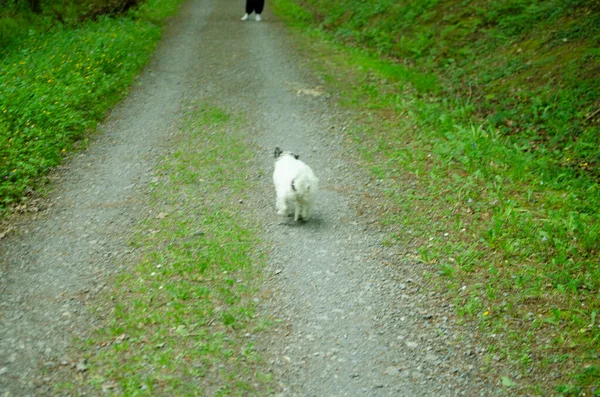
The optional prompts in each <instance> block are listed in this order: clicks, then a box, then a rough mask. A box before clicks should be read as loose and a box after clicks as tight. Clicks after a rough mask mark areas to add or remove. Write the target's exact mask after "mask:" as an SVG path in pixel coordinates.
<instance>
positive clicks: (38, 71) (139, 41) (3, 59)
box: [0, 0, 180, 211]
mask: <svg viewBox="0 0 600 397" xmlns="http://www.w3.org/2000/svg"><path fill="white" fill-rule="evenodd" d="M179 3H180V0H167V1H151V2H148V3H146V4H144V5H143V6H142V7H140V8H139V9H137V10H136V11H135V12H133V11H132V12H131V13H129V14H128V15H126V16H123V17H120V18H109V17H104V18H99V19H97V20H94V21H88V22H85V23H82V24H78V25H75V26H72V25H62V24H58V25H54V26H53V27H52V28H50V30H48V31H39V32H38V31H34V30H31V31H30V34H29V35H28V36H24V37H22V38H21V39H19V40H15V41H13V42H11V44H10V45H9V46H7V47H5V48H3V50H2V51H0V211H2V210H4V209H6V208H7V207H9V206H10V205H11V204H14V203H18V202H19V201H20V200H21V199H22V197H23V196H24V195H27V194H31V192H32V191H33V190H34V188H36V187H39V183H40V181H41V180H42V177H43V176H44V175H46V174H47V172H48V171H49V170H50V169H51V168H52V167H55V166H56V165H58V164H59V163H60V162H61V160H62V158H63V157H64V155H65V154H66V153H68V152H69V151H70V150H71V149H72V148H73V147H74V145H75V144H76V143H77V142H81V141H84V140H85V139H86V137H87V136H89V134H90V132H91V131H93V130H94V128H95V126H96V124H97V123H98V122H99V121H100V120H102V118H103V117H104V116H105V114H106V112H107V111H108V109H110V108H111V107H112V106H113V105H114V104H115V103H117V101H118V100H119V99H121V98H122V97H123V95H124V93H125V92H126V90H127V89H128V87H129V85H130V84H131V82H132V80H133V78H134V76H135V75H136V74H137V73H138V72H139V70H140V69H141V67H142V66H143V65H144V64H145V63H146V62H147V60H148V58H149V56H150V54H151V53H152V52H153V50H154V48H155V45H156V43H157V42H158V40H159V38H160V32H161V23H160V21H162V20H164V19H165V18H166V17H167V16H168V15H171V14H173V13H174V12H175V11H176V10H177V5H178V4H179Z"/></svg>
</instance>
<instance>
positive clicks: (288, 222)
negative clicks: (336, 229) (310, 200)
mask: <svg viewBox="0 0 600 397" xmlns="http://www.w3.org/2000/svg"><path fill="white" fill-rule="evenodd" d="M326 225H327V222H326V221H325V219H323V218H321V217H320V216H312V217H311V218H310V219H309V220H307V221H305V220H303V219H300V220H298V221H295V220H294V216H293V215H290V216H288V217H286V218H285V219H283V220H281V221H280V222H279V226H284V227H289V228H294V229H295V228H302V229H305V230H312V231H321V230H323V229H324V228H325V227H326Z"/></svg>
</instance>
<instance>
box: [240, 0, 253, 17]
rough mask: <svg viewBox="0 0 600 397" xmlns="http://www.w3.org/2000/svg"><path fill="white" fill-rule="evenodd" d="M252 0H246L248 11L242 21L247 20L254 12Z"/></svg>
mask: <svg viewBox="0 0 600 397" xmlns="http://www.w3.org/2000/svg"><path fill="white" fill-rule="evenodd" d="M251 3H252V0H246V13H245V14H244V16H243V17H242V21H247V20H248V17H249V16H250V14H252V8H251V6H252V4H251Z"/></svg>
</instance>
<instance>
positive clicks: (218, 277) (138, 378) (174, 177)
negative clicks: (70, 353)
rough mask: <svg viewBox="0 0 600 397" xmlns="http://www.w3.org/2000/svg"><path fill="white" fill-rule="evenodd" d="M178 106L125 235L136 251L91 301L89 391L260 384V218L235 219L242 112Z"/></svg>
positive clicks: (158, 391)
mask: <svg viewBox="0 0 600 397" xmlns="http://www.w3.org/2000/svg"><path fill="white" fill-rule="evenodd" d="M186 112H187V115H186V117H185V121H184V123H183V126H182V129H181V132H180V133H179V134H178V135H177V136H176V137H175V138H173V140H172V143H173V150H174V151H173V153H172V154H171V155H169V156H168V157H166V158H165V159H164V160H163V164H162V166H161V167H160V169H159V178H158V180H157V181H156V182H155V183H154V184H153V186H152V194H151V211H152V214H153V215H152V216H151V217H150V218H149V219H148V220H147V221H146V222H145V223H144V224H143V225H141V226H140V229H139V230H138V232H137V237H136V238H135V239H134V242H133V244H134V245H135V246H136V247H137V248H138V250H139V252H141V253H140V255H139V259H138V260H137V261H136V262H135V263H132V264H131V265H130V266H131V268H130V269H129V270H128V271H126V272H124V273H123V274H121V275H120V276H119V277H118V280H117V282H116V284H115V287H114V289H113V290H112V292H111V293H110V300H109V299H106V301H105V302H104V304H103V305H101V306H100V307H99V309H98V310H101V311H103V312H104V311H106V312H110V313H111V314H110V316H107V320H106V323H105V324H103V326H102V327H101V328H100V329H99V330H98V332H97V333H96V336H95V337H94V338H92V339H91V340H89V341H87V342H86V343H85V346H84V347H83V353H82V354H83V355H84V356H85V357H86V358H87V360H88V363H89V370H88V374H87V377H86V379H87V382H88V384H89V385H91V386H92V387H94V388H96V389H98V390H101V389H102V388H104V389H109V390H110V392H111V393H121V394H124V395H207V396H213V395H247V394H249V393H250V394H257V393H258V394H260V393H262V392H265V390H267V389H268V387H269V386H268V385H269V379H270V378H269V376H268V375H267V374H265V373H263V372H262V371H261V358H260V357H259V356H258V355H257V353H256V352H255V349H254V345H253V342H252V340H253V339H252V338H253V335H256V334H257V333H258V332H259V331H260V330H261V329H263V328H264V327H265V322H264V320H263V319H261V318H260V317H259V316H257V314H256V309H255V302H254V296H255V294H256V290H257V285H258V280H260V271H261V269H262V266H263V263H264V258H263V256H262V254H261V253H260V252H258V251H257V249H256V247H257V246H258V243H259V240H258V237H257V233H256V232H255V230H256V227H257V226H256V225H254V224H252V223H251V222H250V221H249V220H244V217H243V216H240V212H242V211H243V204H241V203H240V200H243V199H244V197H245V192H246V191H247V189H249V188H250V183H249V182H248V180H249V179H248V170H247V169H246V168H244V167H243V166H242V167H241V168H240V164H246V159H248V158H250V157H251V149H250V147H249V146H247V144H246V143H245V139H244V137H243V136H240V134H239V131H241V130H242V129H241V127H240V122H241V120H240V119H239V116H232V114H231V113H230V112H228V111H226V110H223V109H220V108H218V107H214V106H212V105H207V104H198V105H193V106H190V107H189V108H188V110H187V111H186ZM234 131H235V132H234ZM232 169H235V171H236V172H235V173H231V172H230V171H231V170H232ZM107 298H108V297H107ZM111 302H112V303H111ZM106 305H108V307H106Z"/></svg>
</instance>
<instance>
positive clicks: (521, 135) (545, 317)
mask: <svg viewBox="0 0 600 397" xmlns="http://www.w3.org/2000/svg"><path fill="white" fill-rule="evenodd" d="M359 3H360V4H359ZM375 3H377V4H375ZM479 3H480V2H476V1H473V2H455V1H446V2H442V1H439V2H438V1H432V2H419V3H416V2H366V3H365V2H353V4H352V5H353V6H351V7H348V4H346V3H345V2H344V4H342V2H335V1H334V2H321V1H307V2H298V3H295V2H292V1H288V0H280V1H278V2H277V10H278V12H279V13H281V14H283V15H290V16H297V15H301V16H303V17H302V18H295V22H296V26H299V27H300V29H302V30H303V31H304V32H308V35H307V36H305V37H308V38H309V39H308V40H304V42H305V45H307V46H310V53H311V54H313V55H317V54H321V56H319V57H317V58H318V60H317V62H315V67H316V68H318V69H319V70H320V71H321V74H322V75H323V77H324V80H325V81H327V82H329V87H330V89H331V90H334V91H336V92H338V93H339V96H340V97H341V98H343V103H344V104H345V105H346V106H348V107H350V108H352V109H353V111H354V112H355V113H356V114H358V115H359V116H358V117H357V120H356V123H357V127H356V128H349V129H347V130H346V131H347V132H348V136H349V142H350V143H351V144H352V145H354V146H356V147H357V148H358V150H359V151H360V152H361V154H362V156H363V158H364V160H365V166H367V167H369V168H371V170H372V172H373V173H374V175H375V176H376V177H377V178H378V179H380V180H381V181H383V182H384V183H383V186H386V190H387V192H388V194H389V197H390V200H392V201H393V202H395V204H396V205H395V207H390V209H389V210H388V211H386V213H383V214H381V221H382V223H384V224H385V225H387V226H388V227H389V230H390V236H389V238H388V239H387V242H388V243H389V244H397V246H398V247H403V248H404V249H405V250H406V254H407V255H410V256H411V257H412V256H413V255H414V254H415V252H416V253H417V256H418V257H419V258H420V260H421V261H423V262H425V263H427V264H429V265H430V266H431V268H430V271H429V272H428V274H429V275H431V276H432V280H435V281H436V283H437V285H438V288H440V289H441V290H445V291H446V293H447V296H448V297H449V299H451V300H454V302H455V307H456V315H457V316H458V321H459V322H463V323H464V325H465V332H470V331H471V330H472V331H474V332H475V334H476V335H477V336H478V337H479V338H480V341H481V343H482V344H483V345H484V346H486V352H485V353H484V357H483V362H484V363H485V365H484V366H483V367H482V368H481V369H480V370H481V372H482V375H483V376H488V377H490V378H491V379H493V380H494V381H496V382H497V384H498V385H499V386H501V387H505V388H507V389H510V390H511V391H512V392H513V393H514V392H519V393H530V394H539V395H549V394H566V395H577V394H581V395H596V394H598V393H600V391H599V390H600V388H599V387H598V386H600V380H599V378H598V376H597V375H598V368H600V356H599V354H598V351H600V327H599V326H598V325H599V324H598V320H597V315H598V313H599V312H600V303H599V302H600V300H599V299H598V298H599V296H598V291H599V290H600V289H599V287H600V272H599V270H598V263H599V262H600V252H599V250H598V247H599V243H598V242H599V241H600V234H599V231H600V212H599V206H598V203H599V202H600V188H599V187H598V180H597V177H596V171H594V170H595V168H594V167H595V166H594V165H593V164H595V163H593V161H595V160H593V159H594V156H595V154H591V152H590V151H589V150H588V149H589V148H591V147H597V143H595V142H596V141H595V139H596V138H597V136H598V134H597V125H596V124H594V122H595V121H594V119H593V115H594V110H593V106H594V103H596V102H594V101H596V100H597V92H598V91H597V90H596V89H595V88H594V87H595V84H597V79H593V78H591V75H590V74H589V73H588V72H587V70H588V67H590V63H589V62H592V63H591V64H595V63H594V62H597V58H593V56H592V58H590V57H589V56H587V57H585V56H584V57H583V58H582V57H581V56H580V55H581V54H587V53H593V52H594V45H595V44H593V43H596V42H595V41H594V40H597V25H594V27H592V25H590V24H588V22H589V21H591V20H595V18H597V13H595V11H594V10H595V9H593V8H589V5H586V4H587V3H583V2H579V3H577V2H575V3H577V4H573V7H572V8H569V9H567V8H561V7H558V6H557V7H554V8H553V9H552V10H550V9H548V8H546V5H545V4H544V3H543V2H533V3H532V4H529V3H527V4H525V2H520V1H512V2H510V3H511V4H512V5H511V6H510V7H509V6H508V3H509V2H500V3H498V4H496V3H495V4H494V5H489V4H488V5H487V6H486V5H485V4H479ZM486 4H487V3H486ZM299 5H300V6H303V7H304V10H303V11H304V13H306V11H307V10H308V11H309V12H310V13H311V14H312V15H313V16H314V19H313V20H312V21H311V22H310V23H305V24H304V25H303V24H302V23H300V24H298V23H297V22H298V21H307V20H309V18H307V17H306V16H305V14H303V13H302V11H299V10H298V7H299ZM288 10H290V11H288ZM477 18H483V19H482V21H483V22H482V21H479V22H478V19H477ZM568 18H575V19H576V20H578V23H579V25H580V26H581V29H583V30H582V31H581V32H579V33H580V34H579V36H577V35H576V36H569V38H567V41H563V40H559V41H553V39H551V37H554V36H552V35H553V34H555V33H556V31H555V30H551V29H549V26H550V25H551V21H554V22H556V21H559V20H561V21H562V20H566V19H568ZM292 19H294V18H293V17H292ZM313 21H314V22H315V23H313ZM532 24H537V25H536V27H535V28H533V27H532V26H533V25H532ZM398 26H400V27H402V28H401V29H400V28H398ZM386 27H387V28H386ZM483 27H485V29H483ZM536 29H537V30H536ZM534 30H535V35H536V36H537V37H539V38H542V42H537V43H532V42H530V40H532V37H533V31H534ZM460 32H463V33H460ZM459 33H460V34H459ZM465 37H468V38H469V40H464V39H465ZM440 38H442V39H443V40H441V39H440ZM569 40H571V41H572V43H571V46H570V47H569V48H565V46H564V45H563V43H565V42H569ZM528 46H535V49H533V48H531V47H528ZM519 48H520V51H519ZM511 49H516V50H514V51H513V50H511ZM551 52H556V54H555V55H556V56H555V57H546V56H545V55H544V54H549V53H551ZM448 54H453V55H452V57H453V61H452V65H450V64H448V62H449V61H448ZM559 54H560V55H559ZM382 55H384V56H385V57H382ZM395 57H397V58H395ZM584 58H585V59H586V60H587V61H584ZM524 59H528V61H527V62H530V65H528V66H525V67H522V66H523V60H524ZM566 59H569V60H570V61H569V62H565V60H566ZM588 61H589V62H588ZM444 62H446V63H444ZM525 63H526V62H525ZM542 64H543V66H542ZM498 65H500V67H499V66H498ZM520 65H521V66H520ZM542 69H543V70H545V71H546V72H544V73H548V72H549V71H550V70H551V71H552V78H551V79H550V80H547V81H546V83H545V85H544V95H541V91H540V89H541V86H540V84H539V83H540V80H539V79H538V78H536V77H535V76H538V77H539V76H540V73H542ZM567 69H568V70H567ZM525 70H528V71H529V72H528V73H529V75H528V76H529V77H525V74H524V73H525ZM492 75H494V76H496V77H495V78H492V79H491V80H490V79H489V78H488V80H485V79H486V76H488V77H490V76H492ZM548 76H549V75H548ZM482 81H487V84H490V85H488V86H485V87H484V86H483V85H480V83H481V82H482ZM517 88H518V90H517ZM485 90H488V92H485ZM489 90H492V91H494V92H491V91H489ZM482 92H483V93H482ZM516 92H518V94H515V95H512V94H509V93H516ZM548 93H552V94H551V95H552V98H553V102H551V103H549V102H548V101H547V99H548V96H547V94H548ZM594 95H596V96H595V97H594ZM499 98H502V99H501V100H500V99H499ZM561 98H562V99H561ZM569 98H573V100H570V99H569ZM575 98H577V99H576V100H575ZM536 104H537V105H536ZM490 109H491V110H490ZM508 114H511V115H513V116H510V117H508V118H507V119H503V120H504V121H502V123H500V124H499V123H498V122H497V118H498V117H500V116H499V115H505V116H506V115H508ZM516 114H518V115H519V116H518V118H517V117H516V116H514V115H516ZM507 120H508V121H507ZM574 126H578V127H577V128H580V129H579V130H577V131H579V132H576V131H575V130H574V129H573V128H572V127H574ZM558 137H563V138H560V139H559V138H558ZM594 137H596V138H594ZM586 148H588V149H586ZM565 153H568V157H569V161H566V158H563V156H565V155H566V154H565Z"/></svg>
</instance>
